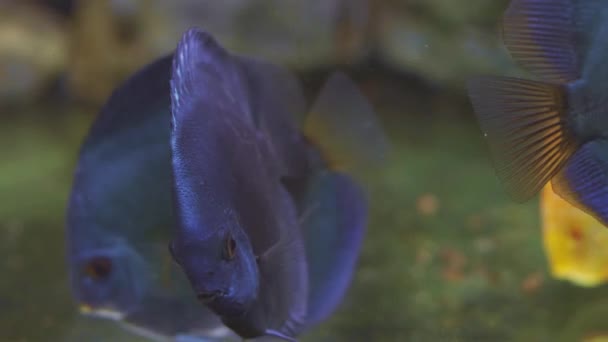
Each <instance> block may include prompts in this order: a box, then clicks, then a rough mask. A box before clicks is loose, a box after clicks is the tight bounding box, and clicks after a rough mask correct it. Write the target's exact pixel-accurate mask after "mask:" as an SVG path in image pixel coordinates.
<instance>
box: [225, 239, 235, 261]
mask: <svg viewBox="0 0 608 342" xmlns="http://www.w3.org/2000/svg"><path fill="white" fill-rule="evenodd" d="M224 250H225V251H224V258H225V259H226V260H233V259H234V257H236V241H234V239H233V238H232V236H231V235H228V237H226V246H225V249H224Z"/></svg>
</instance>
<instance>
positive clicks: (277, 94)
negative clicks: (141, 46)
mask: <svg viewBox="0 0 608 342" xmlns="http://www.w3.org/2000/svg"><path fill="white" fill-rule="evenodd" d="M171 98H172V121H171V127H172V129H171V131H172V133H171V150H172V161H173V163H172V165H173V186H174V187H173V191H174V206H175V214H176V223H177V224H176V228H177V229H176V233H175V238H174V240H173V242H172V244H171V247H170V249H171V252H172V255H173V257H174V259H175V261H176V262H177V263H179V264H180V265H181V266H182V268H183V269H184V271H185V273H186V275H187V277H188V279H189V280H190V283H191V285H192V288H193V289H194V291H195V292H196V294H197V296H198V298H199V300H201V301H202V302H203V303H204V304H206V305H207V306H208V307H210V308H211V309H212V310H213V311H214V312H216V313H217V314H218V315H219V316H221V318H222V321H223V322H224V323H225V324H226V325H227V326H228V327H229V328H231V329H232V330H233V331H235V332H236V333H237V334H238V335H240V336H241V337H243V338H256V337H260V336H275V337H279V338H282V339H286V340H295V337H296V336H297V335H299V334H300V333H301V332H302V331H304V330H305V329H306V328H309V327H311V326H313V325H314V324H317V323H319V322H321V321H322V320H324V319H325V318H327V317H328V316H329V315H330V314H331V313H332V312H333V311H334V310H335V308H336V307H337V305H338V304H339V302H340V301H341V299H342V297H343V295H344V292H345V291H346V289H347V287H348V284H349V282H350V279H351V277H352V274H353V271H354V268H355V264H356V259H357V256H358V254H359V250H360V247H361V243H362V239H363V233H364V228H365V225H366V219H367V203H366V201H365V196H364V194H363V191H362V190H361V189H360V188H359V186H358V185H357V184H356V183H355V181H354V180H353V179H352V178H351V177H349V176H348V175H347V174H346V173H344V172H343V171H345V170H348V169H350V168H352V167H354V166H355V165H369V164H373V163H376V162H378V161H380V160H382V158H383V157H384V154H385V149H386V147H387V143H386V141H385V140H384V135H383V134H382V131H381V130H380V129H379V126H378V125H377V123H376V121H375V120H374V116H373V110H372V109H371V107H370V105H369V104H368V103H367V101H366V100H365V99H364V98H363V96H362V95H361V93H360V92H359V91H358V89H357V88H356V86H354V85H353V84H352V82H351V81H350V80H348V78H346V77H345V76H343V75H341V74H336V75H334V76H332V77H331V78H330V80H329V81H328V83H327V84H326V86H325V87H324V88H323V90H322V91H321V94H320V96H319V98H318V99H317V101H316V102H315V104H314V105H313V107H312V110H311V111H310V113H309V114H308V115H307V116H306V117H304V113H305V112H306V106H305V101H304V100H303V96H302V92H301V89H300V88H299V84H298V83H297V81H296V80H295V79H294V78H293V76H292V75H291V74H289V73H288V72H287V71H285V70H283V69H281V68H279V67H277V66H274V65H271V64H268V63H265V62H261V61H257V60H253V59H248V58H245V57H241V56H234V55H231V54H230V53H228V52H227V51H226V50H224V49H223V48H222V47H221V46H220V45H219V44H218V43H217V42H216V41H215V40H214V39H213V38H212V37H211V36H210V35H209V34H207V33H206V32H204V31H202V30H200V29H191V30H189V31H188V32H186V33H185V34H184V36H183V38H182V40H181V41H180V43H179V45H178V48H177V50H176V53H175V57H174V64H173V75H172V79H171ZM355 151H356V152H357V153H355ZM351 157H355V158H351Z"/></svg>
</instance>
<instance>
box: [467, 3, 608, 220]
mask: <svg viewBox="0 0 608 342" xmlns="http://www.w3.org/2000/svg"><path fill="white" fill-rule="evenodd" d="M607 34H608V2H607V1H605V0H597V1H574V0H556V1H545V0H514V1H512V2H511V4H510V5H509V7H508V9H507V10H506V12H505V15H504V18H503V38H504V42H505V44H506V46H507V48H508V49H509V51H510V52H511V55H512V56H513V58H514V59H515V60H516V61H517V62H519V63H520V64H521V65H522V66H523V67H524V68H526V69H528V70H529V71H530V72H531V73H532V74H534V75H535V76H537V77H538V80H527V79H521V78H508V77H493V76H487V77H478V78H474V79H472V80H470V81H469V84H468V89H469V95H470V98H471V101H472V103H473V107H474V110H475V113H476V115H477V118H478V120H479V123H480V126H481V128H482V131H483V133H484V136H485V137H486V138H487V141H488V143H489V145H490V150H491V152H492V156H493V159H494V165H495V168H496V170H497V174H498V177H499V178H500V179H501V180H502V181H503V183H504V185H505V187H506V189H507V192H509V193H510V194H511V195H512V196H513V198H515V199H516V200H519V201H525V200H527V199H529V198H530V197H532V196H533V195H535V194H537V193H538V192H539V191H540V190H541V189H542V188H543V186H545V184H547V183H548V182H549V181H551V185H552V188H553V190H554V191H555V192H556V193H557V194H558V195H560V196H561V197H562V198H564V199H565V200H567V201H568V202H569V203H571V204H572V205H574V206H576V207H578V208H580V209H582V210H584V211H586V212H587V213H589V214H590V215H592V216H593V217H595V218H596V219H598V220H599V221H600V222H602V223H603V224H604V225H606V224H608V152H607V151H608V111H606V108H607V106H606V105H608V95H606V91H605V90H604V88H605V83H606V81H607V80H608V63H606V62H605V60H606V57H608V48H607V47H606V44H605V43H604V42H603V40H604V39H605V37H606V35H607Z"/></svg>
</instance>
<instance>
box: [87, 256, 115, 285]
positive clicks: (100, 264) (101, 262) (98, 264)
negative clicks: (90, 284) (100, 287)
mask: <svg viewBox="0 0 608 342" xmlns="http://www.w3.org/2000/svg"><path fill="white" fill-rule="evenodd" d="M111 272H112V260H110V258H107V257H96V258H93V259H91V260H90V261H89V262H88V263H87V264H86V265H85V267H84V274H86V275H87V276H88V277H89V278H91V279H93V280H103V279H106V278H107V277H108V276H109V275H110V273H111Z"/></svg>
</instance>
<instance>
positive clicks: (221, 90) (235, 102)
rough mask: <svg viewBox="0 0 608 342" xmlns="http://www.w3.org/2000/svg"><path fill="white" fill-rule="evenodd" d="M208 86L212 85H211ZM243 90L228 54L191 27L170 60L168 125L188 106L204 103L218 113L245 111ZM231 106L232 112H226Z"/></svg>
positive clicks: (206, 34) (247, 107) (205, 35)
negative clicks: (170, 115)
mask: <svg viewBox="0 0 608 342" xmlns="http://www.w3.org/2000/svg"><path fill="white" fill-rule="evenodd" d="M209 85H213V86H212V87H211V86H209ZM247 99H248V97H247V92H246V88H245V87H244V81H243V79H242V76H241V73H240V70H239V69H238V67H237V65H236V64H235V63H234V60H233V58H232V56H231V55H230V54H229V53H228V52H227V51H226V50H225V49H224V48H223V47H222V46H220V45H219V44H218V43H217V41H216V40H215V39H214V38H213V37H212V36H211V35H210V34H209V33H207V32H205V31H203V30H201V29H199V28H191V29H189V30H188V31H186V33H184V35H183V36H182V39H181V40H180V42H179V44H178V45H177V49H176V51H175V56H174V59H173V74H172V77H171V113H172V127H175V125H176V124H179V122H180V120H181V119H182V116H183V115H185V114H186V113H188V112H189V108H192V106H195V105H196V104H199V103H201V102H204V103H205V104H206V105H207V106H211V108H207V109H212V108H213V107H217V108H218V109H221V112H224V113H226V112H234V113H247V114H246V115H247V116H248V118H247V120H248V121H250V122H251V121H252V120H251V115H250V110H249V105H248V101H247ZM231 106H234V107H235V108H236V110H235V111H226V110H225V109H226V108H229V107H231Z"/></svg>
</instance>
